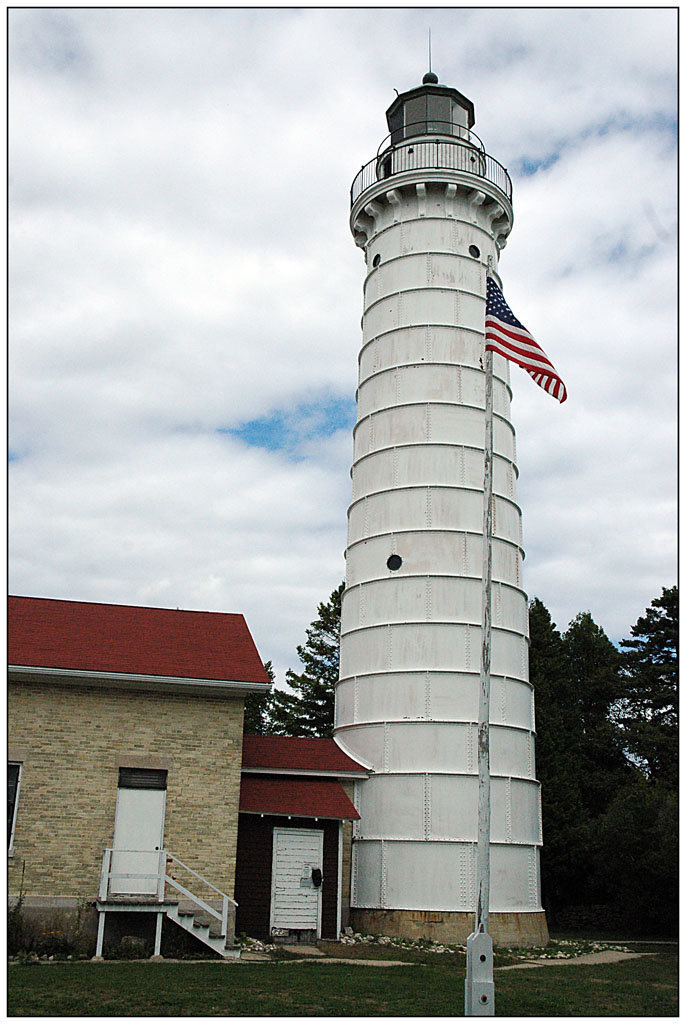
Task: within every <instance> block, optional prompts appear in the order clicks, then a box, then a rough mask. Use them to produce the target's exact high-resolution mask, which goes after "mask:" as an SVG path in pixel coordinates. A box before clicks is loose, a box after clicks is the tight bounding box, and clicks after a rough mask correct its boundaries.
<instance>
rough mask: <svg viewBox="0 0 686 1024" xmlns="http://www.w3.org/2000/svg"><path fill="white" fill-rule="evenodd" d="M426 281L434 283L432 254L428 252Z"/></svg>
mask: <svg viewBox="0 0 686 1024" xmlns="http://www.w3.org/2000/svg"><path fill="white" fill-rule="evenodd" d="M426 283H427V284H433V283H434V261H433V255H432V254H431V253H430V252H427V254H426Z"/></svg>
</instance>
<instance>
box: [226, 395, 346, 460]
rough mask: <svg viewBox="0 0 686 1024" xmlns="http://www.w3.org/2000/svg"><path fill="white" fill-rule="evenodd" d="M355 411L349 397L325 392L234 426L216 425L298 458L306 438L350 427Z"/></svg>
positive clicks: (255, 445) (252, 443)
mask: <svg viewBox="0 0 686 1024" xmlns="http://www.w3.org/2000/svg"><path fill="white" fill-rule="evenodd" d="M355 414H356V408H355V402H354V401H353V400H352V399H349V398H337V397H335V396H333V395H327V396H325V397H322V398H318V399H314V400H313V401H309V402H300V403H298V404H294V405H293V406H290V407H288V408H285V409H276V410H274V412H271V413H269V415H267V416H260V417H259V418H258V419H254V420H246V421H245V422H244V423H240V424H239V425H238V426H237V427H219V430H218V432H219V433H220V434H228V435H229V436H231V437H235V438H238V440H240V441H243V442H244V443H245V444H247V445H250V446H251V447H252V448H264V449H265V450H266V451H269V452H283V453H284V454H286V455H288V456H289V458H292V459H296V460H298V459H300V458H303V457H304V456H303V455H302V449H303V447H304V446H305V445H306V444H307V443H308V442H309V441H316V440H318V439H319V438H323V437H330V436H331V435H332V434H335V433H336V431H337V430H352V428H353V426H354V423H355Z"/></svg>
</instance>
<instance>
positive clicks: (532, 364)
mask: <svg viewBox="0 0 686 1024" xmlns="http://www.w3.org/2000/svg"><path fill="white" fill-rule="evenodd" d="M486 339H487V340H486V349H489V348H490V349H492V350H493V351H494V352H498V353H499V354H500V355H501V356H504V357H505V358H506V359H511V360H512V362H514V363H518V364H519V365H520V366H524V367H526V368H527V369H531V370H539V371H540V372H541V373H545V372H546V371H549V370H552V371H553V373H554V372H555V367H554V366H553V364H552V363H551V362H550V360H549V359H547V357H546V356H545V353H541V354H540V355H539V352H540V350H539V351H538V352H528V351H526V350H524V349H518V348H516V347H515V346H514V345H511V344H510V343H509V342H507V341H503V339H502V338H498V337H497V336H496V335H493V334H490V333H489V334H487V335H486ZM488 339H490V343H489V340H488Z"/></svg>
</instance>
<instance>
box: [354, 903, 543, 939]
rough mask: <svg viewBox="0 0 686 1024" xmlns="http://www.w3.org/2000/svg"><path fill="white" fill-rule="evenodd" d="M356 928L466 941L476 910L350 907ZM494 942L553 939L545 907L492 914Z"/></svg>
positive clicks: (470, 931)
mask: <svg viewBox="0 0 686 1024" xmlns="http://www.w3.org/2000/svg"><path fill="white" fill-rule="evenodd" d="M350 924H351V926H352V927H353V928H354V929H355V931H356V932H362V933H363V934H371V935H390V936H394V937H397V938H403V939H432V940H433V941H434V942H446V943H459V944H460V945H464V944H465V943H466V941H467V936H468V935H470V934H471V933H472V932H473V931H474V914H473V913H467V912H465V911H451V910H369V909H365V910H361V909H358V908H355V907H351V908H350ZM488 930H489V933H490V935H491V938H492V939H493V944H494V945H495V946H522V947H528V946H547V945H548V942H549V941H550V936H549V935H548V925H547V922H546V919H545V911H544V910H539V911H536V912H521V913H507V914H502V913H501V914H498V913H491V914H490V915H489V926H488Z"/></svg>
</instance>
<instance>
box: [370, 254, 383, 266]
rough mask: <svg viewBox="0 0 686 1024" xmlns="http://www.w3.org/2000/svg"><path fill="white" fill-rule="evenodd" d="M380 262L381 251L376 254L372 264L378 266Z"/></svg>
mask: <svg viewBox="0 0 686 1024" xmlns="http://www.w3.org/2000/svg"><path fill="white" fill-rule="evenodd" d="M379 263H381V253H379V252H377V254H376V256H375V257H374V259H373V260H372V266H373V267H378V265H379Z"/></svg>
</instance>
